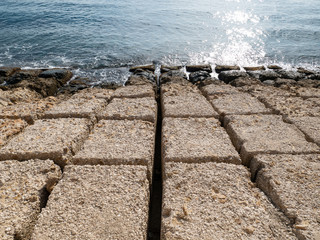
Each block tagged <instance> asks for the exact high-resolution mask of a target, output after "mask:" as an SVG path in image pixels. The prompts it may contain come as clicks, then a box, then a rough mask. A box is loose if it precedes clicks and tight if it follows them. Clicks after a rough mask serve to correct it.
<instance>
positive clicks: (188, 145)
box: [162, 118, 241, 164]
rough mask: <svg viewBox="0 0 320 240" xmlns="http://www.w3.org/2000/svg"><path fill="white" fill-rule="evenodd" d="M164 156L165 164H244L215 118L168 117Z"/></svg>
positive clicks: (164, 134) (165, 127) (164, 136)
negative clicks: (210, 162)
mask: <svg viewBox="0 0 320 240" xmlns="http://www.w3.org/2000/svg"><path fill="white" fill-rule="evenodd" d="M162 156H163V158H162V160H163V162H171V161H175V162H209V161H215V162H228V163H235V164H239V163H240V162H241V161H240V158H239V155H238V153H237V151H236V150H235V148H234V147H233V145H232V143H231V140H230V138H229V136H228V134H227V133H226V131H225V130H224V129H223V128H222V127H221V126H220V122H219V121H218V120H217V119H214V118H189V119H187V118H165V119H164V120H163V127H162Z"/></svg>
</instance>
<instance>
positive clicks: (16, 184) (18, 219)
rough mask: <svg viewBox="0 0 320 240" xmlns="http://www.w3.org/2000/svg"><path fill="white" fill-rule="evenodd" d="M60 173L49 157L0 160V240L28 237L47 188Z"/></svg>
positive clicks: (48, 189) (53, 183)
mask: <svg viewBox="0 0 320 240" xmlns="http://www.w3.org/2000/svg"><path fill="white" fill-rule="evenodd" d="M60 177H61V171H60V168H59V167H58V166H57V165H55V164H54V163H53V162H52V161H50V160H45V161H43V160H30V161H26V162H18V161H0V239H1V240H16V239H30V235H31V233H32V231H33V227H34V225H35V224H36V221H37V218H38V215H39V214H40V212H41V208H42V207H44V205H45V203H46V198H47V195H48V192H51V190H52V188H53V187H54V185H55V184H56V182H57V181H58V180H59V179H60ZM49 231H50V230H49Z"/></svg>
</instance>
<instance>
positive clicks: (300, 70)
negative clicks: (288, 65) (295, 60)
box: [297, 67, 315, 75]
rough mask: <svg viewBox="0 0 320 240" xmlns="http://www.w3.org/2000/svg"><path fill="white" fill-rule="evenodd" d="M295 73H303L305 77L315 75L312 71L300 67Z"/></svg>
mask: <svg viewBox="0 0 320 240" xmlns="http://www.w3.org/2000/svg"><path fill="white" fill-rule="evenodd" d="M297 72H298V73H303V74H305V75H311V74H315V72H314V71H311V70H308V69H305V68H302V67H299V68H297Z"/></svg>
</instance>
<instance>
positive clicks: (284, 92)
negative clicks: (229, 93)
mask: <svg viewBox="0 0 320 240" xmlns="http://www.w3.org/2000/svg"><path fill="white" fill-rule="evenodd" d="M239 90H241V91H243V92H248V93H250V94H251V95H253V96H254V97H258V98H259V97H273V96H284V97H293V96H296V95H297V93H296V92H295V91H292V90H291V89H282V88H277V87H273V86H263V85H252V86H244V87H241V88H239Z"/></svg>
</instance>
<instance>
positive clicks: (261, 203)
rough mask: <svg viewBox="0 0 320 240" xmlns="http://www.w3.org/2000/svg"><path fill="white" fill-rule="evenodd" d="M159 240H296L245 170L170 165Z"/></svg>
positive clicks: (220, 165) (217, 165) (213, 165)
mask: <svg viewBox="0 0 320 240" xmlns="http://www.w3.org/2000/svg"><path fill="white" fill-rule="evenodd" d="M165 168H166V174H165V179H164V192H163V208H162V229H161V239H188V240H192V239H296V238H295V236H294V234H293V233H292V230H291V228H290V225H289V221H288V219H287V218H286V217H285V216H284V215H283V214H282V213H281V212H280V211H278V210H277V209H276V208H275V207H274V206H273V205H272V204H271V203H270V201H269V200H268V198H267V197H266V196H265V195H264V194H263V193H262V192H261V191H260V190H259V189H258V188H256V187H254V184H253V183H252V182H251V181H250V173H249V171H248V170H247V169H246V168H245V167H244V166H239V165H233V164H225V163H202V164H190V163H166V164H165Z"/></svg>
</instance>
